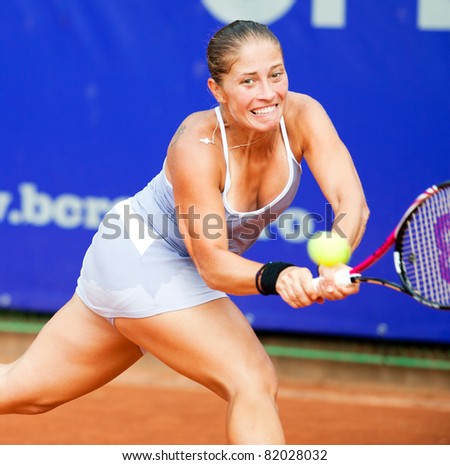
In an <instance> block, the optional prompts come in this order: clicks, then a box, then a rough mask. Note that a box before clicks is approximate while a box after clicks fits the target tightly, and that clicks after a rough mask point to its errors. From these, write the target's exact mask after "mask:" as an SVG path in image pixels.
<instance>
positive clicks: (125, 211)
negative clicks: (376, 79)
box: [76, 107, 301, 319]
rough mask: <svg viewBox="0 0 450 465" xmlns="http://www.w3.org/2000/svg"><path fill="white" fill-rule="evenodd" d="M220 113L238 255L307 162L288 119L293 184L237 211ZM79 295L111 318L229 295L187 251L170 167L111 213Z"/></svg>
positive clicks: (280, 205)
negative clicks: (293, 143)
mask: <svg viewBox="0 0 450 465" xmlns="http://www.w3.org/2000/svg"><path fill="white" fill-rule="evenodd" d="M216 114H217V118H218V122H219V126H220V131H221V134H222V142H223V150H224V157H225V162H226V167H227V172H226V181H225V188H224V192H223V202H224V207H225V213H226V222H227V231H228V245H229V250H230V251H231V252H234V253H236V254H242V253H243V252H244V251H245V250H247V249H248V248H249V247H250V246H251V245H252V244H253V243H254V242H255V241H256V240H257V239H258V236H259V235H260V233H261V232H262V230H263V229H264V228H265V227H266V226H267V225H268V224H269V223H270V222H271V221H273V220H274V219H275V218H276V217H277V216H279V215H280V214H281V213H282V212H283V211H284V210H285V209H286V208H287V207H288V206H289V205H290V204H291V202H292V200H293V199H294V197H295V194H296V192H297V189H298V186H299V182H300V176H301V166H300V165H299V163H298V162H297V161H296V159H295V157H294V155H293V154H292V151H291V148H290V146H289V140H288V137H287V133H286V127H285V124H284V120H283V119H281V121H280V127H281V132H282V136H283V141H284V145H285V147H286V156H287V158H288V165H289V180H288V182H287V184H286V186H285V188H284V189H283V191H282V192H281V193H280V194H279V195H278V196H277V198H276V199H274V200H273V201H272V202H271V203H270V204H269V205H266V206H265V207H263V208H260V209H259V210H256V211H252V212H237V211H234V210H233V209H232V208H231V207H230V205H229V204H228V201H227V192H228V190H229V189H230V186H231V182H232V180H231V178H230V173H229V162H228V145H227V139H226V133H225V126H224V123H223V119H222V116H221V113H220V110H219V107H217V108H216ZM194 213H195V212H194ZM268 213H270V215H269V214H268ZM76 293H77V294H78V295H79V297H80V298H81V299H82V300H83V302H84V303H85V304H86V305H87V306H88V307H89V308H91V309H92V310H93V311H94V312H96V313H97V314H99V315H101V316H103V317H105V318H108V319H113V318H116V317H128V318H143V317H147V316H151V315H157V314H159V313H164V312H170V311H174V310H181V309H183V308H188V307H193V306H195V305H199V304H202V303H205V302H209V301H211V300H215V299H218V298H221V297H226V294H225V293H223V292H221V291H217V290H214V289H211V288H209V287H208V286H207V285H206V283H205V282H204V280H203V279H202V278H201V276H200V275H199V273H198V271H197V268H196V267H195V265H194V263H193V261H192V259H191V257H190V256H189V254H188V252H187V249H186V246H185V244H184V242H183V239H182V237H181V234H180V231H179V229H178V226H177V221H176V216H175V208H174V198H173V189H172V186H171V184H170V183H169V181H168V180H167V177H166V176H165V174H164V168H163V169H162V170H161V172H160V173H159V174H158V175H156V176H155V177H154V178H153V179H152V180H151V181H150V183H149V184H148V185H147V186H146V187H145V188H144V189H143V190H142V191H140V192H138V193H137V194H136V195H135V196H134V197H131V198H129V199H127V200H124V201H122V202H119V203H118V204H116V205H115V206H114V207H113V208H112V209H111V211H109V212H108V213H107V214H106V215H105V217H104V219H103V221H102V223H101V224H100V226H99V229H98V231H97V233H96V234H95V235H94V238H93V240H92V243H91V245H90V247H89V248H88V250H87V252H86V255H85V257H84V260H83V265H82V268H81V272H80V276H79V278H78V283H77V288H76Z"/></svg>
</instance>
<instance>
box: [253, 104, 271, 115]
mask: <svg viewBox="0 0 450 465" xmlns="http://www.w3.org/2000/svg"><path fill="white" fill-rule="evenodd" d="M274 109H275V105H272V106H271V107H265V108H258V109H257V110H252V113H254V114H255V115H266V114H267V113H270V112H271V111H273V110H274Z"/></svg>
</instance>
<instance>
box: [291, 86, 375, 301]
mask: <svg viewBox="0 0 450 465" xmlns="http://www.w3.org/2000/svg"><path fill="white" fill-rule="evenodd" d="M290 97H292V99H291V100H293V101H294V105H293V106H292V107H293V108H294V118H293V120H294V121H295V123H294V124H297V125H298V127H297V128H296V129H297V130H298V132H299V133H300V134H301V137H300V139H299V140H300V141H301V151H302V153H303V158H304V159H305V160H306V162H307V163H308V166H309V168H310V169H311V172H312V174H313V176H314V177H315V179H316V180H317V183H318V184H319V187H320V188H321V190H322V192H323V194H324V196H325V198H326V199H327V200H328V202H329V203H330V205H331V207H332V209H333V212H334V217H335V220H334V223H333V229H334V230H335V231H336V232H337V233H338V234H339V235H341V236H344V237H346V238H347V239H348V241H349V243H350V246H351V247H352V249H353V250H354V249H355V248H356V247H357V245H358V244H359V242H360V241H361V238H362V236H363V234H364V231H365V227H366V223H367V220H368V217H369V209H368V207H367V203H366V199H365V196H364V192H363V189H362V186H361V182H360V179H359V176H358V173H357V171H356V169H355V166H354V163H353V161H352V158H351V156H350V153H349V151H348V150H347V148H346V146H345V145H344V143H343V142H342V141H341V139H340V137H339V135H338V133H337V131H336V129H335V127H334V125H333V123H332V122H331V120H330V118H329V117H328V115H327V113H326V112H325V110H324V109H323V107H322V106H321V105H320V104H319V103H318V102H317V101H315V100H314V99H312V98H309V97H306V96H300V95H299V94H293V95H291V96H290ZM335 271H336V270H333V269H331V270H330V269H327V268H325V267H320V274H321V275H322V276H323V277H324V278H325V281H324V283H323V284H321V291H322V295H323V296H324V297H325V298H326V299H333V300H334V299H339V298H343V297H345V296H346V295H348V294H350V293H353V292H356V291H357V288H356V287H355V286H349V287H348V288H345V289H344V288H341V287H336V286H335V285H334V273H335Z"/></svg>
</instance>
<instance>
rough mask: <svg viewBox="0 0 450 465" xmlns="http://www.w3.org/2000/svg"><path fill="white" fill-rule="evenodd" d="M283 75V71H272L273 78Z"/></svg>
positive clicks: (279, 77)
mask: <svg viewBox="0 0 450 465" xmlns="http://www.w3.org/2000/svg"><path fill="white" fill-rule="evenodd" d="M282 75H283V72H282V71H275V72H274V73H272V76H271V77H272V79H275V80H277V79H281V76H282Z"/></svg>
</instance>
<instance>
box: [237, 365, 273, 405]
mask: <svg viewBox="0 0 450 465" xmlns="http://www.w3.org/2000/svg"><path fill="white" fill-rule="evenodd" d="M277 392H278V377H277V374H276V371H275V368H274V366H273V364H272V362H271V360H270V359H269V358H268V357H267V359H265V360H262V361H261V362H260V363H258V364H256V365H254V366H252V367H251V368H248V367H246V368H245V369H244V370H243V372H242V373H241V376H240V377H237V378H235V380H234V383H233V388H232V395H240V394H242V393H253V394H254V395H256V394H260V395H264V396H269V397H272V398H276V396H277Z"/></svg>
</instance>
